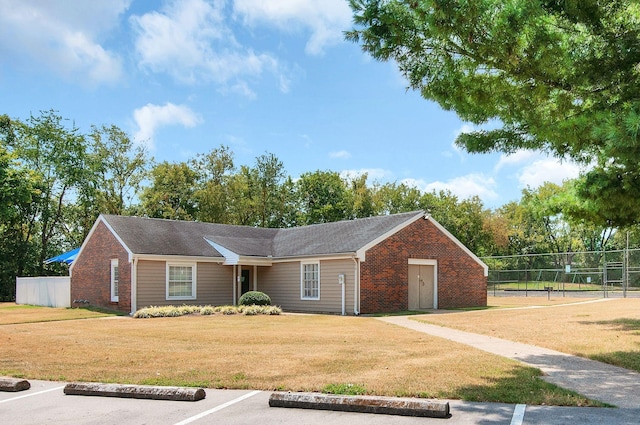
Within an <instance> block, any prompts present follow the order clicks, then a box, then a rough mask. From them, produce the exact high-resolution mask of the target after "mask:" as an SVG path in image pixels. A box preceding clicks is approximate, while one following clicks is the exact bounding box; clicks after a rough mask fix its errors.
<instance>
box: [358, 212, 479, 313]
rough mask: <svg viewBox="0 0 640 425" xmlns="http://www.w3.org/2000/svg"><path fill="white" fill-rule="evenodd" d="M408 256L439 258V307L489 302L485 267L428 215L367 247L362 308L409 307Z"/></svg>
mask: <svg viewBox="0 0 640 425" xmlns="http://www.w3.org/2000/svg"><path fill="white" fill-rule="evenodd" d="M409 258H420V259H433V260H437V262H438V266H437V267H438V308H456V307H477V306H486V305H487V278H486V277H485V276H484V270H483V269H482V267H481V266H480V264H478V263H477V262H476V261H474V259H473V258H471V257H469V256H468V255H467V253H466V252H465V251H463V250H462V249H461V248H460V247H459V246H458V245H457V244H455V243H454V242H453V241H452V240H451V239H449V238H448V237H447V236H446V235H445V234H444V233H442V232H441V231H440V230H439V229H438V228H437V227H436V226H434V225H433V223H431V222H430V221H429V220H424V219H419V220H416V221H415V222H413V223H411V224H410V225H408V226H407V227H405V228H404V229H402V230H401V231H399V232H398V233H396V234H394V235H392V236H391V237H389V238H387V239H385V240H384V241H382V242H381V243H379V244H378V245H376V246H374V247H372V248H371V249H369V250H368V251H367V252H366V261H364V262H362V263H361V267H360V311H361V313H363V314H367V313H378V312H393V311H403V310H408V305H409V304H408V303H409V283H408V279H409V278H408V272H409Z"/></svg>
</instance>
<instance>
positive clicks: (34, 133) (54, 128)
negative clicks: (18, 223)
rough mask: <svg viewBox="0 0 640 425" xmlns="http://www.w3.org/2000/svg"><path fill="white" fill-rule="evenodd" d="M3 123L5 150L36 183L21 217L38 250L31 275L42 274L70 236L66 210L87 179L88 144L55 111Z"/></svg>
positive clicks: (4, 119) (25, 233)
mask: <svg viewBox="0 0 640 425" xmlns="http://www.w3.org/2000/svg"><path fill="white" fill-rule="evenodd" d="M3 122H4V123H3V133H4V137H5V140H6V141H7V146H8V147H9V149H10V150H11V151H13V153H14V155H15V156H16V157H18V158H20V161H21V162H22V164H23V165H24V166H25V167H26V168H28V169H29V170H31V172H32V173H33V175H34V176H36V179H37V182H38V186H37V189H38V192H37V193H38V196H37V197H34V198H33V202H32V205H31V207H30V208H29V210H28V211H25V212H24V215H23V216H22V220H23V223H22V228H23V229H24V237H25V238H26V239H28V240H30V243H32V244H33V245H34V246H35V247H36V248H35V249H36V251H37V255H36V264H35V265H34V266H35V270H34V272H35V273H38V274H43V273H44V260H45V259H46V258H48V257H49V256H52V254H58V253H59V249H60V247H61V246H63V245H64V240H65V236H66V234H68V232H69V229H68V228H67V227H66V222H67V220H66V214H67V213H68V209H67V206H68V204H69V203H70V202H71V199H72V198H73V197H74V196H76V195H77V194H78V193H80V192H81V191H82V190H83V185H85V184H87V181H89V180H90V174H89V173H90V171H89V167H87V154H86V141H85V138H84V136H83V135H82V134H80V133H79V131H78V129H77V128H75V127H73V126H72V127H71V128H68V127H67V126H65V122H64V120H63V118H62V117H60V116H59V115H57V113H56V112H55V111H53V110H51V111H43V112H41V114H40V116H33V115H31V117H30V118H29V119H28V120H27V121H26V122H21V121H18V120H11V119H8V118H6V117H4V118H3ZM52 242H53V243H52ZM67 248H68V247H67Z"/></svg>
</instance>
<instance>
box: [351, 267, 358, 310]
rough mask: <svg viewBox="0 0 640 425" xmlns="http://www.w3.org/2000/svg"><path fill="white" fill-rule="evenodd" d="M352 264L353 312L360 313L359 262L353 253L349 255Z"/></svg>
mask: <svg viewBox="0 0 640 425" xmlns="http://www.w3.org/2000/svg"><path fill="white" fill-rule="evenodd" d="M351 259H352V260H353V264H354V272H353V314H354V315H355V316H359V315H360V263H359V262H358V259H357V258H356V256H355V255H354V256H353V257H351Z"/></svg>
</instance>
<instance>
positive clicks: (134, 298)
mask: <svg viewBox="0 0 640 425" xmlns="http://www.w3.org/2000/svg"><path fill="white" fill-rule="evenodd" d="M136 310H138V257H134V259H133V261H132V262H131V315H133V314H134V313H135V312H136Z"/></svg>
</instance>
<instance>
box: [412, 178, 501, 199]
mask: <svg viewBox="0 0 640 425" xmlns="http://www.w3.org/2000/svg"><path fill="white" fill-rule="evenodd" d="M402 183H404V184H406V185H407V186H413V187H416V188H418V189H420V190H422V191H423V192H432V191H436V192H439V191H441V190H444V191H447V190H448V191H449V192H451V193H453V194H454V195H456V196H457V197H458V198H460V199H468V198H471V197H473V196H478V197H479V198H480V199H482V201H484V202H487V201H492V200H495V199H497V198H498V194H497V193H496V191H495V190H494V188H495V186H496V181H495V180H494V179H493V177H487V176H485V175H483V174H468V175H466V176H460V177H454V178H453V179H450V180H448V181H446V182H442V181H435V182H430V183H428V182H426V181H424V180H416V179H404V180H402Z"/></svg>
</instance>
